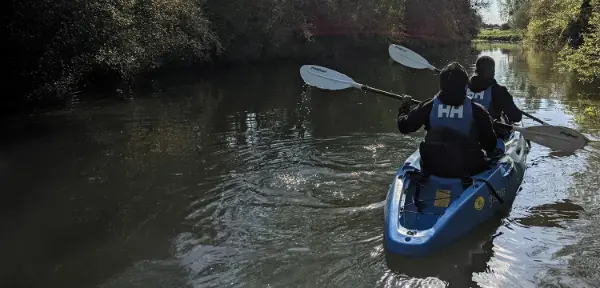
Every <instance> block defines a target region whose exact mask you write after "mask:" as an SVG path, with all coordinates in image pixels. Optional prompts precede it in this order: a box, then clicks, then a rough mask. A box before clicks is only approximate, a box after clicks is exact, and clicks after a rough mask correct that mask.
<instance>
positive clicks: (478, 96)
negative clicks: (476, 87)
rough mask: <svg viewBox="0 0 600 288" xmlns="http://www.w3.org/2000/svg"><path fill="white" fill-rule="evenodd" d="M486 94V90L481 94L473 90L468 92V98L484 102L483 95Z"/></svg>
mask: <svg viewBox="0 0 600 288" xmlns="http://www.w3.org/2000/svg"><path fill="white" fill-rule="evenodd" d="M484 93H485V90H483V91H481V92H477V93H475V92H473V91H471V90H467V97H469V98H471V99H480V100H483V94H484Z"/></svg>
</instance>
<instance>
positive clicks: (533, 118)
mask: <svg viewBox="0 0 600 288" xmlns="http://www.w3.org/2000/svg"><path fill="white" fill-rule="evenodd" d="M433 68H434V69H435V71H436V72H441V70H440V69H438V68H436V67H433ZM519 111H521V114H523V115H525V116H526V117H529V118H530V119H531V120H534V121H536V122H539V123H540V124H542V125H550V124H548V123H546V122H544V121H543V120H542V119H540V118H537V117H535V116H533V115H531V114H529V113H527V112H525V111H523V110H521V109H519Z"/></svg>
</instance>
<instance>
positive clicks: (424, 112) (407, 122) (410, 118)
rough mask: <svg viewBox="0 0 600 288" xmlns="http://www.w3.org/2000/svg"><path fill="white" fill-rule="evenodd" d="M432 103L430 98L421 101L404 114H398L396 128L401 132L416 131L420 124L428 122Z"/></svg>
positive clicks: (423, 124) (424, 124)
mask: <svg viewBox="0 0 600 288" xmlns="http://www.w3.org/2000/svg"><path fill="white" fill-rule="evenodd" d="M432 105H433V101H432V100H427V101H424V102H421V103H420V104H419V105H417V107H415V108H413V109H412V110H410V112H408V114H406V115H398V130H400V133H402V134H408V133H412V132H416V131H417V130H419V129H420V128H421V126H426V125H427V123H429V121H428V120H429V113H430V112H431V108H432Z"/></svg>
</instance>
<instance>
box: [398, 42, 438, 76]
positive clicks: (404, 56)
mask: <svg viewBox="0 0 600 288" xmlns="http://www.w3.org/2000/svg"><path fill="white" fill-rule="evenodd" d="M388 52H389V53H390V57H392V59H394V61H396V62H398V63H400V64H402V65H404V66H406V67H410V68H415V69H429V70H433V71H435V72H440V69H438V68H435V66H433V65H431V64H429V61H427V60H426V59H425V58H423V56H421V55H419V54H417V53H415V52H414V51H412V50H410V49H408V48H406V47H404V46H400V45H396V44H391V45H390V47H389V48H388Z"/></svg>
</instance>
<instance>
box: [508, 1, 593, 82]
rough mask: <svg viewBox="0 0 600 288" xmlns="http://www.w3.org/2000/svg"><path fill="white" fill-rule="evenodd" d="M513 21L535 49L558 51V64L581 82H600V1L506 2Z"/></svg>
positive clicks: (510, 18) (511, 21)
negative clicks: (572, 73)
mask: <svg viewBox="0 0 600 288" xmlns="http://www.w3.org/2000/svg"><path fill="white" fill-rule="evenodd" d="M502 5H503V6H504V7H502V9H504V10H505V11H512V13H511V15H510V17H509V19H508V20H509V23H510V24H511V25H512V26H513V27H517V28H518V29H521V30H523V31H524V35H525V37H524V38H525V42H526V44H527V46H528V47H529V48H531V49H534V50H538V51H552V52H554V53H558V59H559V61H557V62H556V63H555V67H556V68H559V69H560V70H562V71H568V72H574V73H575V74H576V77H577V79H578V81H580V82H587V83H598V82H600V68H598V67H600V57H598V55H599V53H600V46H599V45H598V42H599V41H600V1H598V0H556V1H543V0H527V1H505V2H504V3H503V4H502Z"/></svg>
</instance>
